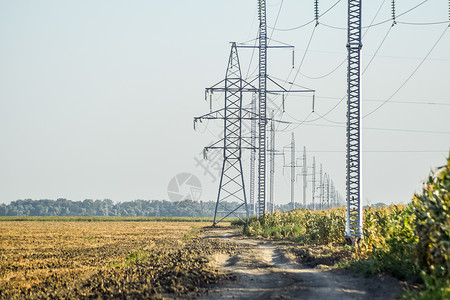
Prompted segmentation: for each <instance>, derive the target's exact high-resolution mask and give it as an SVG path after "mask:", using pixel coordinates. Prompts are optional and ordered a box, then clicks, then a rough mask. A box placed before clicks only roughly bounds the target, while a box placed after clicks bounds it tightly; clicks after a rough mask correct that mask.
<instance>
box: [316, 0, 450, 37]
mask: <svg viewBox="0 0 450 300" xmlns="http://www.w3.org/2000/svg"><path fill="white" fill-rule="evenodd" d="M428 1H429V0H424V1H422V2H421V3H419V4H417V5H416V6H414V7H412V8H410V9H408V10H406V11H404V12H403V13H401V14H399V15H397V16H396V18H398V17H401V16H403V15H405V14H407V13H409V12H411V11H413V10H414V9H416V8H418V7H419V6H421V5H423V4H425V3H426V2H428ZM390 21H393V20H392V18H390V19H387V20H384V21H381V22H378V23H375V24H371V25H368V26H362V27H361V28H371V27H375V26H379V25H382V24H385V23H387V22H390ZM397 23H399V22H397ZM446 23H448V22H446ZM321 24H322V25H324V26H325V27H329V28H332V29H338V30H347V28H346V27H338V26H332V25H327V24H323V23H321Z"/></svg>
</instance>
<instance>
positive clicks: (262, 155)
mask: <svg viewBox="0 0 450 300" xmlns="http://www.w3.org/2000/svg"><path fill="white" fill-rule="evenodd" d="M258 4H259V9H258V17H259V75H258V79H259V80H258V81H259V91H258V92H259V114H258V116H259V124H258V128H259V143H258V146H259V147H258V214H259V215H262V214H263V213H264V212H265V211H266V125H267V118H266V117H267V116H266V113H267V112H266V109H267V103H266V95H267V23H266V0H259V1H258Z"/></svg>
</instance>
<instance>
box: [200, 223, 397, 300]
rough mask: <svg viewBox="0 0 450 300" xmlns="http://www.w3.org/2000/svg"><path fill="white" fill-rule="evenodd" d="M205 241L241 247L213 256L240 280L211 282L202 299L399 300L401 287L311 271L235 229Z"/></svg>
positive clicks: (278, 248)
mask: <svg viewBox="0 0 450 300" xmlns="http://www.w3.org/2000/svg"><path fill="white" fill-rule="evenodd" d="M202 238H205V239H221V240H226V241H232V242H235V243H237V244H240V245H241V246H242V249H244V250H243V251H242V253H240V254H238V255H235V256H231V257H230V256H227V255H223V254H217V255H213V256H212V257H210V260H211V263H212V264H213V265H214V266H215V267H216V268H218V269H219V270H221V271H223V272H227V273H233V274H235V275H236V280H234V281H228V282H225V283H222V284H217V285H213V286H211V288H210V289H209V290H208V293H207V294H206V295H203V296H201V297H199V299H326V300H334V299H339V300H346V299H380V300H381V299H383V300H386V299H396V295H397V294H398V293H399V292H400V291H401V285H400V283H399V282H398V281H396V280H388V279H385V278H384V277H376V278H361V277H357V276H353V275H350V274H346V273H343V272H336V271H329V270H324V269H311V268H307V267H304V266H302V265H300V264H298V263H296V261H295V257H294V256H293V255H290V254H288V253H289V252H288V251H286V248H283V246H282V245H278V244H276V243H272V242H270V241H262V240H253V239H247V238H242V237H241V235H240V233H239V230H237V229H223V228H217V229H210V230H207V231H205V232H203V233H202Z"/></svg>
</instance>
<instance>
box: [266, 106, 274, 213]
mask: <svg viewBox="0 0 450 300" xmlns="http://www.w3.org/2000/svg"><path fill="white" fill-rule="evenodd" d="M269 146H270V148H269V149H268V151H269V167H270V168H269V175H270V177H269V184H270V190H269V192H270V197H269V211H270V212H272V213H273V212H274V210H275V203H274V198H273V197H274V188H275V112H274V111H273V110H272V114H271V120H270V145H269Z"/></svg>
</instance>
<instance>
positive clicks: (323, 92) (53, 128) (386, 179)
mask: <svg viewBox="0 0 450 300" xmlns="http://www.w3.org/2000/svg"><path fill="white" fill-rule="evenodd" d="M336 2H337V0H336V1H334V0H323V1H319V5H320V7H319V9H320V13H323V12H325V11H326V10H327V9H328V8H330V7H331V6H332V5H333V4H335V3H336ZM366 2H367V4H366ZM421 2H423V1H418V0H413V1H396V7H397V15H400V14H401V13H402V12H405V11H407V10H409V9H410V8H413V7H414V6H416V5H418V4H420V3H421ZM267 3H268V7H267V9H268V24H269V27H273V26H274V24H275V20H276V16H277V14H278V12H279V9H280V5H281V4H282V7H281V10H280V14H279V18H278V22H277V24H276V27H277V28H279V29H287V28H292V27H296V26H299V25H302V24H305V23H307V22H309V21H311V20H312V19H313V17H314V15H313V3H314V1H301V2H299V1H291V0H284V1H280V0H277V1H268V2H267ZM382 4H383V5H382ZM363 5H364V7H363V12H364V19H363V24H364V26H367V25H369V24H370V23H371V22H372V19H373V18H374V16H375V15H376V13H377V11H378V9H379V8H380V7H381V9H380V12H379V14H378V16H377V17H376V18H375V21H374V22H373V23H374V24H376V23H378V22H381V21H384V20H388V19H390V18H391V8H390V5H391V1H384V2H383V1H381V0H378V1H365V2H364V4H363ZM346 7H347V4H346V1H343V0H342V1H340V2H339V3H338V4H337V5H336V6H335V7H334V8H333V9H332V10H330V11H329V12H328V13H327V14H325V15H324V16H323V17H321V18H320V19H319V22H320V25H319V26H317V27H316V29H315V30H314V23H311V24H309V25H307V26H305V27H302V28H301V29H298V30H293V31H278V30H277V31H274V32H273V33H272V30H271V29H269V36H271V37H272V38H273V39H274V40H278V41H283V42H285V43H288V44H291V45H294V46H295V47H296V68H298V67H299V63H300V61H301V59H302V56H303V55H304V53H305V49H306V48H307V45H308V41H309V40H310V37H311V35H312V32H313V30H314V34H313V35H312V39H311V43H310V47H309V49H308V52H307V53H306V55H305V58H304V62H303V64H302V66H301V69H300V72H299V75H298V76H297V78H296V83H297V84H300V85H302V86H306V87H308V88H312V89H315V90H316V91H317V92H316V113H318V114H324V113H326V112H328V111H329V110H330V109H331V108H332V107H333V106H335V104H337V103H338V102H339V99H340V98H342V97H343V96H344V95H345V91H346V64H345V63H344V64H343V65H342V66H341V67H340V68H338V69H337V70H336V71H335V72H334V73H332V74H331V75H329V76H327V77H324V78H322V79H310V78H308V77H305V76H309V77H320V76H322V75H324V74H327V73H328V72H330V71H332V70H333V69H334V68H336V67H337V66H338V65H339V64H340V63H341V62H342V61H343V60H344V59H345V57H346V48H345V44H346V31H345V30H340V29H333V28H330V27H329V26H333V27H345V26H346V18H347V17H346ZM448 10H449V8H448V3H447V1H442V0H439V1H438V0H429V1H427V2H426V3H424V4H423V5H421V6H419V7H417V8H416V9H415V10H413V11H411V12H409V13H407V14H405V15H403V16H400V17H398V19H397V21H398V22H399V23H398V24H397V25H395V26H394V27H393V28H392V29H391V30H390V31H389V34H388V35H387V37H386V40H385V42H384V43H383V45H382V47H381V48H380V49H379V51H378V53H377V55H376V57H375V58H374V59H373V61H372V63H371V64H370V66H369V67H368V68H367V71H366V73H365V74H364V76H363V84H362V97H363V100H364V101H363V108H362V109H363V114H366V113H368V112H370V111H372V110H373V109H374V108H376V107H377V106H378V105H379V104H380V103H381V102H377V101H379V100H381V101H383V100H386V99H388V98H389V97H390V96H391V95H392V94H393V93H394V92H395V91H396V90H397V89H398V88H399V87H400V86H401V85H402V84H403V83H404V82H405V80H406V79H407V78H408V76H410V75H411V74H412V72H413V71H414V69H415V68H416V67H417V66H418V65H419V64H420V63H421V61H422V59H423V58H424V57H425V56H426V55H427V53H428V52H429V51H430V49H431V48H432V47H433V45H434V44H435V42H436V41H437V40H438V38H439V36H440V35H441V34H442V33H443V32H444V29H445V28H446V26H447V25H448V23H447V24H436V25H429V26H424V25H407V24H401V23H400V22H412V23H424V22H445V21H448V18H449V17H448ZM256 11H257V1H237V0H234V1H206V0H203V1H4V0H1V1H0V46H1V47H0V66H1V67H0V139H1V141H2V146H1V148H0V182H1V185H0V186H1V188H0V203H8V202H10V201H13V200H17V199H24V198H32V199H43V198H48V199H56V198H67V199H72V200H84V199H86V198H90V199H104V198H110V199H112V200H113V201H129V200H134V199H167V184H168V183H169V181H170V179H171V178H172V177H173V176H175V175H176V174H178V173H181V172H190V173H193V174H195V175H196V176H197V177H198V178H199V179H200V181H201V182H202V185H203V195H202V200H214V199H215V195H216V190H217V184H218V182H217V181H215V182H213V180H212V177H210V176H208V175H204V173H203V170H202V168H201V167H199V166H196V159H200V158H201V155H200V152H201V151H202V148H203V146H205V145H206V144H207V143H208V142H210V141H213V140H214V139H215V138H216V136H217V135H218V134H219V133H220V125H221V124H220V123H213V122H209V124H208V128H205V127H204V126H203V127H202V126H200V128H199V129H198V130H197V131H194V130H193V127H192V120H193V117H194V116H198V115H201V114H203V113H206V112H208V109H209V105H208V103H207V102H205V101H204V88H205V87H208V86H211V85H212V84H214V83H216V82H218V81H220V80H222V79H223V77H224V75H225V68H226V64H227V59H228V54H229V42H230V41H237V42H244V41H247V40H251V39H253V38H255V37H256V34H257V20H256V18H257V15H256ZM391 24H392V22H391V21H389V22H387V23H384V24H381V25H378V26H375V27H372V28H370V29H369V30H368V31H367V34H366V35H365V37H364V41H363V44H364V46H363V49H362V55H363V59H362V68H363V69H365V67H366V66H367V64H368V63H369V61H370V60H371V59H372V57H373V55H374V54H375V53H376V51H377V48H378V47H379V46H380V44H381V42H382V40H383V38H384V36H385V35H386V33H387V32H388V30H389V28H390V26H391ZM365 31H366V29H364V32H365ZM448 31H449V30H447V32H446V33H445V35H444V36H443V37H442V39H441V40H440V42H439V43H438V44H437V46H436V48H435V49H434V50H433V51H432V53H431V54H430V55H429V57H428V59H427V60H426V61H425V62H424V63H423V64H422V65H421V67H420V68H419V69H418V71H417V72H416V73H415V74H414V76H413V77H411V79H410V80H409V81H408V82H407V83H406V84H405V85H404V87H403V88H402V89H400V91H399V92H398V93H397V94H396V95H395V96H394V97H393V98H392V99H391V102H388V103H387V104H386V105H384V106H383V107H382V108H380V109H379V110H378V111H377V112H375V113H374V114H372V115H370V116H368V117H367V118H364V119H363V127H365V128H367V129H364V130H363V151H364V153H363V159H364V160H363V188H364V190H363V198H364V201H366V202H367V201H368V202H370V203H375V202H387V203H391V202H407V201H409V200H410V198H411V195H412V193H413V192H414V190H416V189H418V188H420V186H421V181H422V180H423V179H425V178H426V176H427V174H428V172H429V170H430V169H431V168H432V167H434V166H438V165H441V164H443V162H444V161H445V157H446V156H447V155H448V151H449V146H450V133H449V132H450V126H449V124H450V121H449V117H448V116H449V115H450V86H449V84H448V77H449V70H450V33H449V32H448ZM240 51H241V52H240V58H241V65H242V69H243V73H244V74H247V73H248V72H247V71H248V70H250V74H252V73H253V71H254V69H255V67H256V62H257V60H256V57H253V60H252V64H251V65H250V67H249V64H250V59H251V56H252V52H251V50H240ZM290 64H291V54H290V52H289V51H286V50H273V51H272V50H271V51H270V52H269V69H268V70H269V74H272V75H273V76H274V77H278V78H281V79H287V78H288V75H290V77H289V80H292V79H293V77H294V75H295V73H296V72H297V69H294V70H293V71H292V72H291V66H290ZM215 99H216V100H217V101H216V102H215V103H214V106H215V107H216V108H219V106H220V103H222V102H223V98H221V97H220V95H216V98H215ZM272 100H273V107H276V106H279V105H280V97H275V98H274V99H272ZM366 100H367V101H366ZM373 100H376V101H373ZM245 101H246V103H248V102H249V98H248V97H247V98H246V99H245ZM399 102H415V103H399ZM424 102H426V103H430V102H433V103H437V104H423V103H424ZM286 108H287V113H288V114H289V115H288V114H284V115H283V116H282V118H283V120H287V121H293V120H294V118H295V119H297V120H305V118H307V119H306V121H307V122H305V123H304V124H303V125H301V126H292V127H296V128H295V130H294V132H295V135H296V141H297V148H298V149H302V148H303V146H306V147H307V150H309V151H314V153H312V152H310V153H308V158H311V156H312V155H315V157H316V161H317V163H318V164H319V163H323V166H324V170H325V171H326V172H328V173H330V174H331V176H332V178H333V180H334V182H335V183H336V185H337V188H338V189H339V190H340V191H341V193H342V194H344V193H345V153H344V150H345V128H343V127H341V126H342V125H340V124H336V123H332V122H329V121H333V122H345V101H344V102H342V103H341V104H340V105H338V106H337V108H336V109H334V110H333V111H332V112H331V113H329V114H328V115H327V116H326V119H327V120H329V121H327V120H325V119H319V120H317V121H315V122H311V123H309V122H308V121H312V120H315V119H317V118H319V115H318V114H311V115H310V113H311V97H310V96H309V95H308V96H307V97H297V96H294V95H291V96H289V97H288V99H287V105H286ZM279 117H281V116H279ZM324 125H325V126H324ZM329 126H336V127H329ZM373 128H379V129H401V130H412V131H414V130H420V131H432V132H434V133H425V132H409V131H392V130H390V131H388V130H375V129H373ZM285 129H286V128H284V127H282V126H280V127H279V130H280V132H279V133H278V134H277V147H278V148H279V149H280V150H282V149H283V146H285V145H287V144H288V143H289V140H290V132H289V131H288V130H289V129H291V127H289V128H287V130H285ZM202 132H203V133H202ZM436 132H439V133H436ZM443 132H444V133H443ZM445 132H447V133H445ZM322 151H337V152H322ZM339 151H340V152H339ZM374 151H382V152H374ZM385 151H389V152H385ZM408 151H425V152H420V153H411V152H408ZM430 151H433V152H430ZM435 151H437V152H435ZM299 157H300V153H299ZM310 161H311V160H310ZM282 164H283V158H282V157H281V156H278V157H277V165H278V167H277V170H276V174H277V177H276V179H275V180H276V183H277V184H276V190H275V193H276V201H277V202H279V203H287V202H288V201H289V186H288V182H289V172H287V170H285V172H284V175H283V170H282V169H283V168H282ZM213 171H214V172H217V171H215V170H213ZM299 172H300V170H299ZM296 194H297V198H296V200H297V201H301V199H300V195H301V187H300V185H298V186H297V187H296ZM309 195H310V190H309V191H308V201H309V200H310V196H309Z"/></svg>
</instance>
